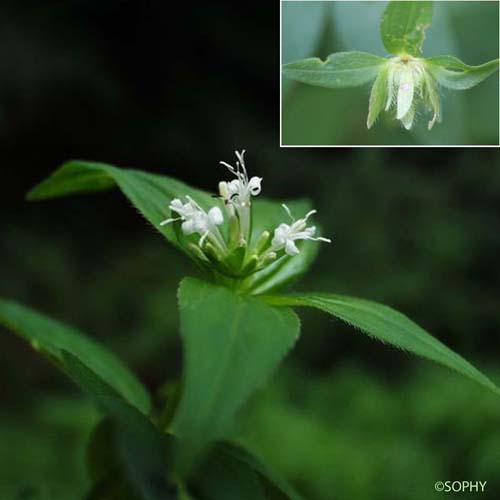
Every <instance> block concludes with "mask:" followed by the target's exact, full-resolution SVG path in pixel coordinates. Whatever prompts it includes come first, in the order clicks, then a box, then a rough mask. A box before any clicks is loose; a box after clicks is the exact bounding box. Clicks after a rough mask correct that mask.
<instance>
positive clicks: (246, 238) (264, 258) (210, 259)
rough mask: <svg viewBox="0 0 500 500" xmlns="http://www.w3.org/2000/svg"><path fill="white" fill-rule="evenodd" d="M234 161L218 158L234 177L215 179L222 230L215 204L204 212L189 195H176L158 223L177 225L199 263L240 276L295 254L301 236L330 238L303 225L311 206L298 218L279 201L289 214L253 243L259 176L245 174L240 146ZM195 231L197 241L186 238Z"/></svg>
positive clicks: (321, 238) (303, 237) (314, 211)
mask: <svg viewBox="0 0 500 500" xmlns="http://www.w3.org/2000/svg"><path fill="white" fill-rule="evenodd" d="M235 154H236V163H235V165H234V166H233V165H230V164H229V163H226V162H220V163H221V164H222V165H223V166H225V167H226V168H227V170H229V172H230V173H231V174H232V175H233V176H234V179H232V180H230V181H221V182H220V183H219V198H220V199H221V200H222V202H223V204H224V210H225V214H226V217H227V221H228V224H227V231H226V232H224V227H223V224H224V220H225V217H224V213H223V211H222V210H221V209H220V208H219V207H218V206H214V207H212V208H210V209H209V210H208V211H205V210H204V209H203V208H202V207H201V206H200V205H199V204H198V203H197V202H196V201H195V200H194V199H193V198H191V197H190V196H186V197H185V198H186V201H185V202H183V201H181V200H180V199H178V198H176V199H174V200H172V201H171V203H170V205H169V209H170V211H171V212H172V217H170V218H168V219H166V220H164V221H163V222H161V223H160V225H161V226H164V225H167V224H176V225H177V228H178V229H180V233H181V234H182V235H183V236H184V237H186V241H185V244H186V247H187V248H188V249H189V250H190V251H191V253H192V254H193V255H194V256H195V257H196V258H197V259H198V260H200V261H201V262H202V263H205V264H211V265H212V267H215V269H217V270H218V271H220V272H221V273H223V274H226V275H229V276H233V277H243V276H246V275H248V274H250V273H252V272H255V271H259V270H261V269H263V268H264V267H266V266H267V265H269V264H270V263H272V262H274V261H276V260H277V259H280V258H286V257H289V256H292V257H293V256H295V255H297V254H299V253H300V249H299V247H298V246H297V242H298V241H300V240H312V241H323V242H327V243H330V242H331V240H329V239H328V238H323V237H321V236H315V234H316V228H315V227H314V226H308V225H307V221H308V219H309V217H311V216H312V215H314V214H315V213H316V210H311V211H310V212H308V213H307V214H306V215H305V216H304V217H303V218H301V219H297V220H296V219H295V218H294V217H293V215H292V213H291V211H290V209H289V208H288V207H287V206H286V205H283V208H284V210H285V212H286V213H287V214H288V217H289V218H290V219H291V223H290V224H286V223H282V224H280V225H279V226H278V227H277V228H275V229H274V230H272V231H263V232H262V234H260V235H259V237H258V238H257V240H256V241H255V243H254V244H253V245H252V243H253V242H252V232H251V228H252V198H253V197H255V196H257V195H259V194H260V192H261V184H262V178H261V177H251V178H249V177H248V173H247V169H246V166H245V151H244V150H243V151H241V152H239V151H235ZM192 235H197V236H198V238H197V242H196V244H195V243H194V242H193V241H191V240H190V238H189V237H191V236H192Z"/></svg>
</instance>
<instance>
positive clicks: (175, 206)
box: [168, 198, 184, 214]
mask: <svg viewBox="0 0 500 500" xmlns="http://www.w3.org/2000/svg"><path fill="white" fill-rule="evenodd" d="M168 208H170V210H173V211H174V212H177V213H179V214H180V213H182V211H183V208H184V205H183V204H182V201H181V200H179V198H175V199H174V200H172V201H171V202H170V205H169V207H168Z"/></svg>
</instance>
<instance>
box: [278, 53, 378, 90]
mask: <svg viewBox="0 0 500 500" xmlns="http://www.w3.org/2000/svg"><path fill="white" fill-rule="evenodd" d="M385 61H386V59H384V58H383V57H379V56H376V55H373V54H368V53H366V52H337V53H335V54H330V55H329V56H328V58H327V59H326V61H322V60H321V59H319V58H317V57H313V58H309V59H302V60H301V61H296V62H293V63H289V64H285V65H283V75H284V76H286V77H287V78H291V79H293V80H296V81H298V82H302V83H308V84H310V85H315V86H319V87H327V88H342V87H357V86H359V85H363V84H365V83H369V82H371V81H372V80H373V79H374V78H375V77H376V76H377V73H378V71H379V70H380V68H381V66H382V65H383V64H384V63H385Z"/></svg>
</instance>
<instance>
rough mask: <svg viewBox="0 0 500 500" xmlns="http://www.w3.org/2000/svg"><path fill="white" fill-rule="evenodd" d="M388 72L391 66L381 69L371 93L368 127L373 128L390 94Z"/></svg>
mask: <svg viewBox="0 0 500 500" xmlns="http://www.w3.org/2000/svg"><path fill="white" fill-rule="evenodd" d="M388 72H389V68H383V69H382V70H380V72H379V74H378V76H377V78H376V80H375V82H374V84H373V87H372V91H371V93H370V104H369V106H368V118H367V120H366V126H367V128H371V127H372V125H373V124H374V123H375V120H376V119H377V117H378V115H379V114H380V112H381V111H382V109H383V108H384V105H385V103H386V101H387V95H388Z"/></svg>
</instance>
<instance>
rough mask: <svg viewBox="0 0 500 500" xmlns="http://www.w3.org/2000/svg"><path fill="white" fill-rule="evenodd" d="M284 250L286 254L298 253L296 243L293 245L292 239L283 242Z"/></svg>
mask: <svg viewBox="0 0 500 500" xmlns="http://www.w3.org/2000/svg"><path fill="white" fill-rule="evenodd" d="M285 252H286V253H287V254H288V255H298V254H299V253H300V251H299V249H298V248H297V245H295V242H294V241H293V240H290V239H289V240H286V243H285Z"/></svg>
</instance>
